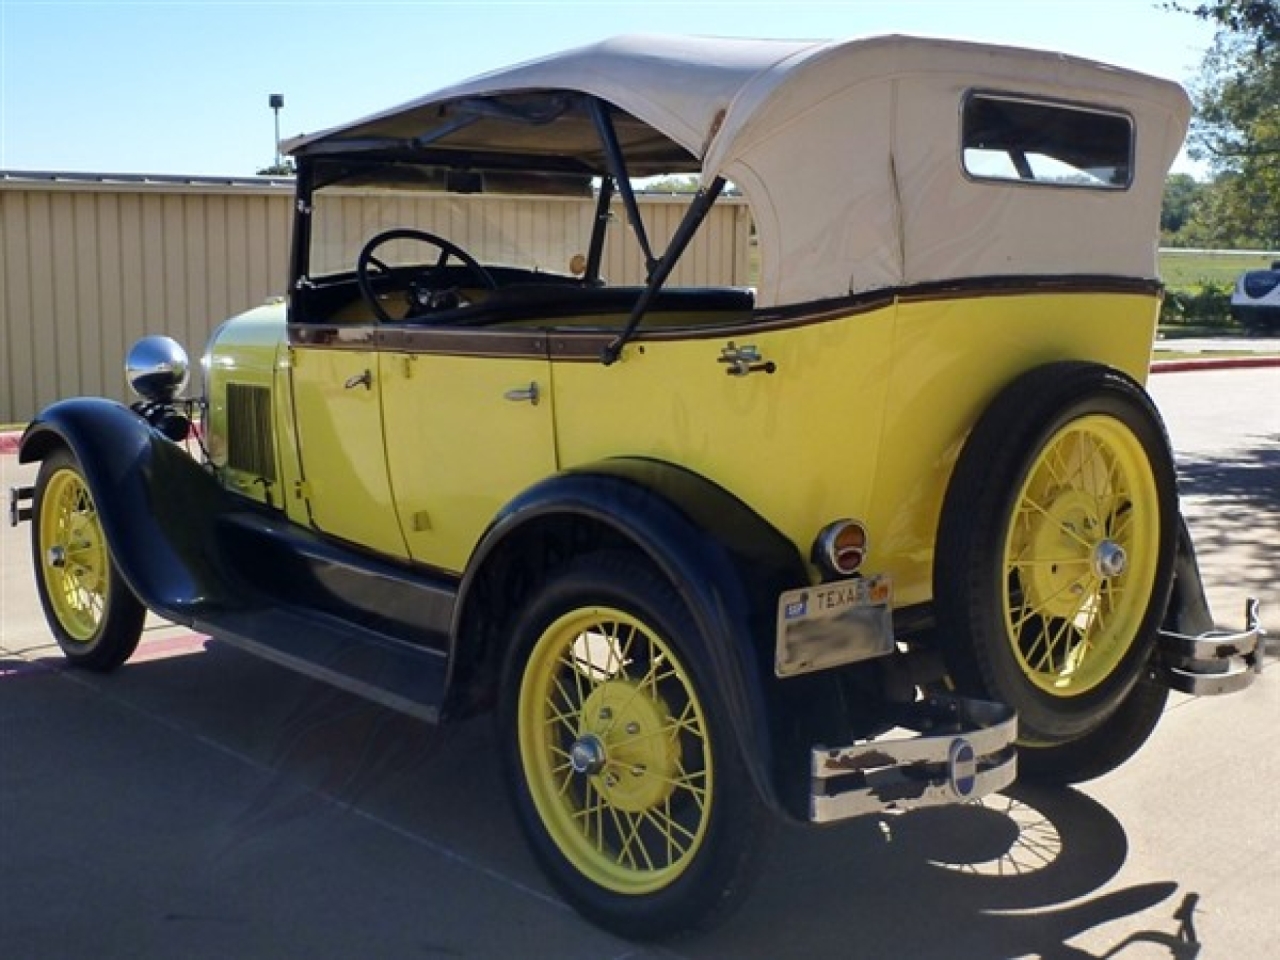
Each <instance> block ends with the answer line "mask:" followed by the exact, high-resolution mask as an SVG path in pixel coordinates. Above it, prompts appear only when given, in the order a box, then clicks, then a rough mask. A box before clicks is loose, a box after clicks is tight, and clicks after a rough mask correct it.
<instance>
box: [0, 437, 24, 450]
mask: <svg viewBox="0 0 1280 960" xmlns="http://www.w3.org/2000/svg"><path fill="white" fill-rule="evenodd" d="M21 439H22V434H20V433H0V455H3V454H6V453H17V452H18V441H19V440H21Z"/></svg>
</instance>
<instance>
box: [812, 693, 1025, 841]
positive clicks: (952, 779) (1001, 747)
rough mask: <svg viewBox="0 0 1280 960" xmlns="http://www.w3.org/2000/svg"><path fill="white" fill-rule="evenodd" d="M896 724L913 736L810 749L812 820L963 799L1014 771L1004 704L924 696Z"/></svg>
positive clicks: (1011, 718)
mask: <svg viewBox="0 0 1280 960" xmlns="http://www.w3.org/2000/svg"><path fill="white" fill-rule="evenodd" d="M900 727H901V728H902V729H903V730H906V731H915V732H916V733H917V734H918V736H893V735H886V736H884V737H877V738H874V739H871V740H866V741H862V742H859V743H856V744H854V745H852V746H848V747H838V748H828V747H815V748H814V749H813V750H812V753H811V763H810V791H809V819H810V820H811V821H812V822H814V823H829V822H832V821H835V820H844V819H847V818H849V817H857V816H863V815H865V814H869V813H901V812H905V811H907V810H916V809H919V808H922V807H934V806H941V805H944V804H951V803H964V802H967V801H970V800H976V799H978V798H979V797H983V796H986V795H987V794H989V793H994V792H995V791H997V790H1001V789H1003V788H1004V787H1007V786H1008V785H1009V784H1011V783H1012V782H1013V780H1014V778H1015V777H1016V776H1017V774H1018V760H1017V751H1016V749H1015V748H1014V745H1013V744H1014V740H1015V739H1016V738H1017V736H1018V718H1017V715H1016V713H1015V712H1014V711H1013V709H1012V708H1011V707H1007V706H1005V705H1004V704H1001V703H991V702H988V701H985V700H971V699H968V698H963V697H942V696H938V697H930V698H928V699H926V700H923V701H920V702H919V703H916V704H913V705H912V706H911V707H910V708H909V710H908V712H907V714H906V716H904V717H903V718H902V721H901V723H900Z"/></svg>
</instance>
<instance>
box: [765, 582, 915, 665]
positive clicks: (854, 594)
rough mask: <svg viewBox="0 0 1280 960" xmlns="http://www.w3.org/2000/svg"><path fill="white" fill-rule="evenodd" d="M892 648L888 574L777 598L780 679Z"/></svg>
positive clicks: (822, 585)
mask: <svg viewBox="0 0 1280 960" xmlns="http://www.w3.org/2000/svg"><path fill="white" fill-rule="evenodd" d="M892 651H893V587H892V583H891V581H890V579H889V577H887V576H879V577H872V578H870V579H857V580H841V581H839V582H837V583H823V584H820V585H818V586H816V587H801V588H800V589H798V590H788V591H787V592H786V593H784V594H782V596H781V597H779V598H778V641H777V655H776V658H775V661H774V669H775V671H776V672H777V674H778V676H780V677H789V676H794V675H795V674H800V673H811V672H813V671H815V670H826V669H828V668H830V667H837V666H840V665H842V664H846V663H856V662H857V661H859V660H869V659H871V658H872V657H882V656H884V655H885V654H888V653H891V652H892Z"/></svg>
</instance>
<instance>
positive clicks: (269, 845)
mask: <svg viewBox="0 0 1280 960" xmlns="http://www.w3.org/2000/svg"><path fill="white" fill-rule="evenodd" d="M1152 391H1153V393H1154V395H1155V397H1156V399H1157V402H1158V403H1159V405H1160V406H1161V408H1162V410H1163V411H1164V413H1165V416H1166V419H1167V421H1168V423H1169V429H1170V434H1171V436H1172V439H1173V443H1174V446H1175V449H1176V451H1177V453H1178V460H1179V470H1180V474H1181V478H1182V486H1183V503H1184V509H1185V511H1186V513H1187V515H1188V518H1189V521H1190V522H1191V524H1192V528H1193V532H1194V534H1195V537H1196V540H1197V544H1198V547H1199V550H1200V560H1201V566H1202V569H1203V570H1204V573H1205V579H1206V581H1207V583H1208V584H1209V587H1210V594H1211V599H1212V600H1213V602H1214V606H1215V610H1216V611H1217V613H1218V614H1219V618H1220V619H1221V620H1223V621H1225V622H1227V623H1229V624H1238V623H1239V618H1240V611H1241V608H1242V605H1243V601H1244V597H1245V596H1247V595H1250V594H1253V595H1260V596H1261V597H1262V598H1263V601H1264V616H1263V620H1264V624H1266V625H1268V627H1269V628H1270V629H1271V630H1272V632H1273V633H1280V616H1278V615H1280V590H1278V588H1277V582H1278V581H1280V370H1277V369H1263V370H1229V371H1228V370H1224V371H1214V372H1196V373H1176V374H1167V375H1163V376H1161V377H1158V378H1155V379H1154V380H1153V383H1152ZM32 476H33V471H32V470H31V469H30V468H28V467H20V466H19V465H17V464H16V462H15V458H14V457H13V456H12V455H7V456H0V482H2V483H3V487H4V488H6V489H7V487H8V486H10V485H12V484H15V483H19V482H30V480H31V477H32ZM28 535H29V529H28V528H27V527H26V526H22V527H19V528H18V529H16V530H15V529H10V528H9V527H8V526H7V525H6V526H5V527H4V528H3V530H2V531H0V563H2V564H3V565H2V567H0V600H2V610H3V614H2V618H0V957H4V958H6V960H20V958H33V960H34V958H41V960H43V958H54V957H57V958H74V957H101V958H111V957H131V958H168V957H184V958H200V957H219V958H225V957H237V958H256V957H263V958H265V957H272V958H278V957H309V958H348V957H379V958H397V957H535V956H536V957H556V958H576V957H582V958H624V957H625V958H641V957H689V958H713V957H731V958H738V957H742V958H751V957H761V958H764V957H767V958H777V957H816V956H839V957H855V958H856V957H869V958H897V957H902V958H906V957H911V958H1009V957H1024V956H1027V957H1045V958H1087V957H1099V958H1100V957H1120V958H1125V960H1133V958H1146V957H1154V958H1163V957H1173V958H1190V957H1197V956H1200V957H1221V958H1230V960H1254V958H1257V960H1262V958H1269V957H1272V956H1274V955H1275V936H1276V933H1277V931H1280V896H1278V895H1277V894H1278V893H1280V807H1278V806H1277V804H1276V802H1275V795H1274V786H1275V784H1276V783H1277V782H1280V745H1278V736H1280V735H1278V733H1277V731H1278V730H1280V679H1278V678H1277V673H1276V667H1275V666H1274V663H1272V665H1270V666H1269V667H1268V668H1267V670H1266V671H1265V672H1264V675H1263V676H1262V677H1260V678H1259V679H1258V681H1257V682H1256V683H1255V684H1254V686H1253V687H1252V688H1251V689H1250V690H1248V691H1246V692H1244V693H1241V694H1237V695H1235V696H1231V697H1226V698H1219V699H1199V700H1195V699H1190V698H1185V697H1176V698H1174V699H1173V700H1172V701H1171V705H1170V707H1169V709H1168V710H1167V712H1166V715H1165V717H1164V718H1163V720H1162V722H1161V725H1160V727H1159V728H1158V729H1157V731H1156V733H1155V735H1154V737H1153V739H1152V740H1151V742H1150V743H1149V744H1148V745H1147V746H1146V747H1145V748H1144V750H1143V751H1142V752H1141V753H1140V754H1139V755H1138V756H1137V757H1136V758H1135V759H1134V760H1133V761H1131V762H1130V763H1129V764H1128V765H1126V766H1125V767H1124V768H1122V769H1121V770H1119V771H1117V772H1115V773H1113V774H1111V775H1108V776H1106V777H1103V778H1101V779H1100V780H1098V781H1095V782H1093V783H1090V784H1086V785H1084V786H1083V787H1082V788H1080V789H1076V790H1071V789H1068V790H1043V789H1032V788H1030V787H1017V788H1015V789H1014V790H1013V791H1011V792H1010V793H1009V795H1007V796H1000V797H996V798H993V799H992V800H990V801H988V802H985V803H984V804H982V805H974V806H968V807H963V808H951V809H943V810H933V811H925V812H921V813H917V814H911V815H908V816H903V817H898V818H885V819H881V818H877V817H872V818H864V819H861V820H856V821H851V822H848V823H845V824H841V825H838V826H834V827H828V828H822V829H801V828H797V827H784V826H779V828H778V829H777V830H776V831H775V835H774V836H773V837H772V838H771V839H770V842H769V845H768V847H767V852H766V854H765V857H764V862H763V865H762V873H761V876H760V880H759V883H758V885H757V887H756V889H755V891H754V893H753V894H752V896H751V897H750V898H749V899H748V900H747V902H746V904H745V906H744V908H743V909H742V910H741V912H740V913H738V914H737V915H735V916H734V917H733V918H732V919H731V920H730V921H729V922H728V923H727V924H726V925H725V926H723V927H721V928H719V929H717V930H715V931H713V932H710V933H707V934H704V935H699V936H694V937H690V938H687V939H684V940H680V941H677V942H675V943H673V944H667V945H663V946H641V945H634V944H629V943H626V942H623V941H619V940H616V939H614V938H612V937H610V936H608V935H606V934H604V933H601V932H600V931H598V930H596V929H594V928H592V927H591V926H589V925H587V924H586V923H584V922H583V921H582V920H580V919H579V918H578V917H577V916H576V915H575V914H574V913H572V912H571V911H569V910H568V909H567V908H566V907H564V906H563V904H561V902H560V901H559V900H558V899H557V898H556V896H555V895H554V893H553V892H552V891H551V890H550V889H549V888H548V887H547V885H546V883H545V882H544V881H543V879H542V877H541V875H540V874H539V873H538V871H537V869H536V867H535V866H534V864H533V862H532V860H531V859H530V857H529V855H528V854H527V853H526V851H525V848H524V846H523V844H522V842H521V840H520V838H519V836H518V835H517V831H516V828H515V825H514V821H513V818H512V816H511V814H510V812H509V810H508V808H507V804H506V800H505V797H504V795H503V792H502V783H501V778H500V773H499V771H498V769H497V761H496V757H495V751H494V741H493V737H492V734H491V731H490V729H489V725H488V723H487V722H485V721H483V720H480V721H476V722H472V723H468V724H466V725H463V726H460V727H456V728H450V729H448V730H445V731H440V730H436V729H433V728H431V727H428V726H425V725H423V724H421V723H418V722H416V721H413V720H410V719H406V718H404V717H401V716H398V715H395V714H392V713H388V712H386V711H384V710H381V709H379V708H377V707H374V706H372V705H369V704H366V703H364V702H363V701H360V700H356V699H353V698H351V697H348V696H346V695H344V694H342V693H339V692H336V691H333V690H331V689H328V688H326V687H323V686H319V685H317V684H315V683H313V682H311V681H308V680H306V679H303V678H300V677H297V676H295V675H292V674H290V673H287V672H285V671H283V670H282V669H280V668H277V667H275V666H272V665H270V664H268V663H265V662H262V661H259V660H256V659H253V658H251V657H249V656H246V655H244V654H241V653H239V652H237V651H235V650H232V649H230V648H228V647H226V646H223V645H221V644H218V643H215V642H210V641H208V640H206V639H205V638H203V637H198V636H194V635H192V634H190V633H189V632H188V631H186V630H184V629H182V628H179V627H173V626H171V625H165V624H163V623H160V622H158V621H155V622H153V623H151V624H150V627H149V629H148V632H147V635H146V637H145V638H144V640H143V643H142V646H141V647H140V649H139V653H138V655H137V656H136V657H135V658H134V660H133V661H131V662H130V663H129V664H127V665H126V666H125V667H124V668H122V669H121V670H119V671H117V672H116V673H114V674H112V675H110V676H106V677H102V676H95V675H89V674H84V673H82V672H77V671H69V670H66V669H64V668H63V667H62V662H61V660H60V658H59V657H58V655H57V651H56V648H54V647H53V645H52V640H51V638H50V636H49V633H48V630H47V628H46V627H45V625H44V621H43V617H42V616H41V614H40V611H39V604H38V602H37V601H36V599H35V591H34V587H33V585H32V581H31V566H30V557H29V547H28V542H27V538H28Z"/></svg>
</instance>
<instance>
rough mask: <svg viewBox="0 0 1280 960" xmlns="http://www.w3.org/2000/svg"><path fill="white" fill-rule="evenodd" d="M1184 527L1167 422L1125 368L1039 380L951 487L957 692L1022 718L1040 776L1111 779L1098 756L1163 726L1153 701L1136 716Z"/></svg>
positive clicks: (1045, 370)
mask: <svg viewBox="0 0 1280 960" xmlns="http://www.w3.org/2000/svg"><path fill="white" fill-rule="evenodd" d="M1177 518H1178V505H1177V489H1176V481H1175V476H1174V468H1173V457H1172V454H1171V452H1170V450H1169V445H1168V440H1167V438H1166V437H1165V433H1164V428H1163V426H1162V424H1161V422H1160V418H1159V414H1158V413H1157V412H1156V410H1155V407H1154V405H1153V404H1152V403H1151V400H1150V398H1149V397H1148V396H1147V394H1146V393H1145V391H1143V389H1142V387H1141V386H1139V385H1138V384H1137V383H1136V382H1135V381H1133V380H1131V379H1130V378H1129V377H1127V376H1125V375H1124V374H1122V373H1120V372H1119V371H1116V370H1112V369H1109V368H1106V367H1102V366H1098V365H1096V364H1088V363H1057V364H1051V365H1049V366H1045V367H1040V368H1037V369H1035V370H1032V371H1030V372H1029V373H1027V374H1024V375H1023V376H1021V377H1019V378H1018V379H1017V380H1015V381H1014V382H1013V383H1012V384H1010V385H1009V386H1008V387H1007V388H1006V389H1005V390H1004V391H1003V392H1002V393H1001V394H1000V395H999V396H997V397H996V399H995V401H994V402H993V403H992V404H991V406H990V407H989V408H988V409H987V411H986V412H985V413H984V414H983V415H982V417H981V418H980V419H979V421H978V423H977V425H976V426H975V428H974V430H973V432H972V434H971V435H970V437H969V439H968V441H967V442H966V444H965V446H964V449H963V450H962V452H961V454H960V458H959V461H958V462H957V464H956V469H955V473H954V475H953V478H952V481H951V484H950V486H949V488H948V490H947V496H946V500H945V503H944V506H943V511H942V520H941V524H940V527H939V533H938V555H937V561H936V564H935V576H934V596H935V602H936V606H937V614H938V623H939V627H940V631H941V636H942V639H943V643H944V653H945V655H946V659H947V663H948V667H949V670H950V673H951V676H952V678H953V680H954V681H955V683H956V685H957V686H958V688H959V690H960V692H962V693H965V694H968V695H971V696H978V697H984V698H988V699H993V700H1000V701H1003V702H1005V703H1007V704H1009V705H1010V706H1012V707H1013V708H1014V709H1015V710H1017V712H1018V716H1019V720H1018V723H1019V743H1020V745H1021V746H1023V747H1025V748H1027V751H1026V753H1025V754H1024V756H1027V757H1028V758H1030V759H1031V763H1030V764H1029V766H1030V769H1031V771H1033V772H1034V771H1039V772H1040V773H1041V774H1042V775H1044V776H1050V778H1052V776H1051V771H1052V770H1053V768H1054V767H1055V765H1060V766H1061V769H1060V770H1059V771H1058V776H1057V779H1060V780H1074V779H1084V778H1085V775H1096V773H1089V768H1088V764H1086V763H1084V762H1083V760H1082V759H1081V757H1080V756H1079V755H1080V754H1081V753H1082V752H1087V749H1088V748H1087V746H1086V745H1088V744H1097V743H1098V742H1099V741H1100V740H1101V739H1103V738H1104V737H1106V736H1118V735H1121V734H1123V735H1124V739H1126V740H1132V739H1133V737H1138V733H1139V728H1140V727H1141V726H1143V725H1146V724H1147V722H1148V720H1150V722H1151V724H1154V718H1156V717H1158V715H1159V711H1158V710H1156V711H1155V712H1154V716H1150V714H1151V713H1152V711H1151V710H1150V705H1149V703H1148V700H1147V698H1146V696H1145V695H1144V696H1142V697H1139V698H1138V700H1137V701H1134V703H1133V704H1132V707H1133V709H1130V710H1126V709H1123V707H1124V705H1127V704H1130V700H1131V696H1130V695H1131V693H1132V692H1133V691H1134V689H1135V685H1136V684H1137V683H1138V680H1139V677H1140V676H1142V674H1143V672H1144V671H1145V670H1147V669H1148V666H1149V664H1150V662H1151V658H1152V653H1153V649H1154V643H1155V637H1156V633H1157V630H1158V628H1159V625H1160V622H1161V619H1162V617H1163V615H1164V611H1165V607H1166V606H1167V604H1168V599H1169V592H1170V589H1171V585H1172V575H1173V560H1174V554H1175V548H1176V543H1177V529H1178V528H1177ZM1140 705H1146V708H1145V709H1138V707H1139V706H1140ZM1131 727H1132V728H1133V729H1132V730H1131V729H1130V728H1131ZM1119 728H1123V729H1119ZM1104 731H1105V733H1104ZM1130 733H1132V734H1133V737H1130V736H1129V734H1130ZM1149 733H1150V728H1149V726H1148V727H1147V729H1146V730H1145V731H1143V732H1141V736H1140V737H1138V742H1139V743H1140V742H1141V741H1142V740H1145V739H1146V736H1147V735H1148V734H1149ZM1059 748H1061V749H1059ZM1133 749H1136V746H1134V747H1133ZM1121 752H1123V751H1121ZM1129 752H1132V750H1130V751H1129ZM1126 756H1127V754H1126ZM1026 767H1027V765H1026V764H1024V769H1026Z"/></svg>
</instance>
